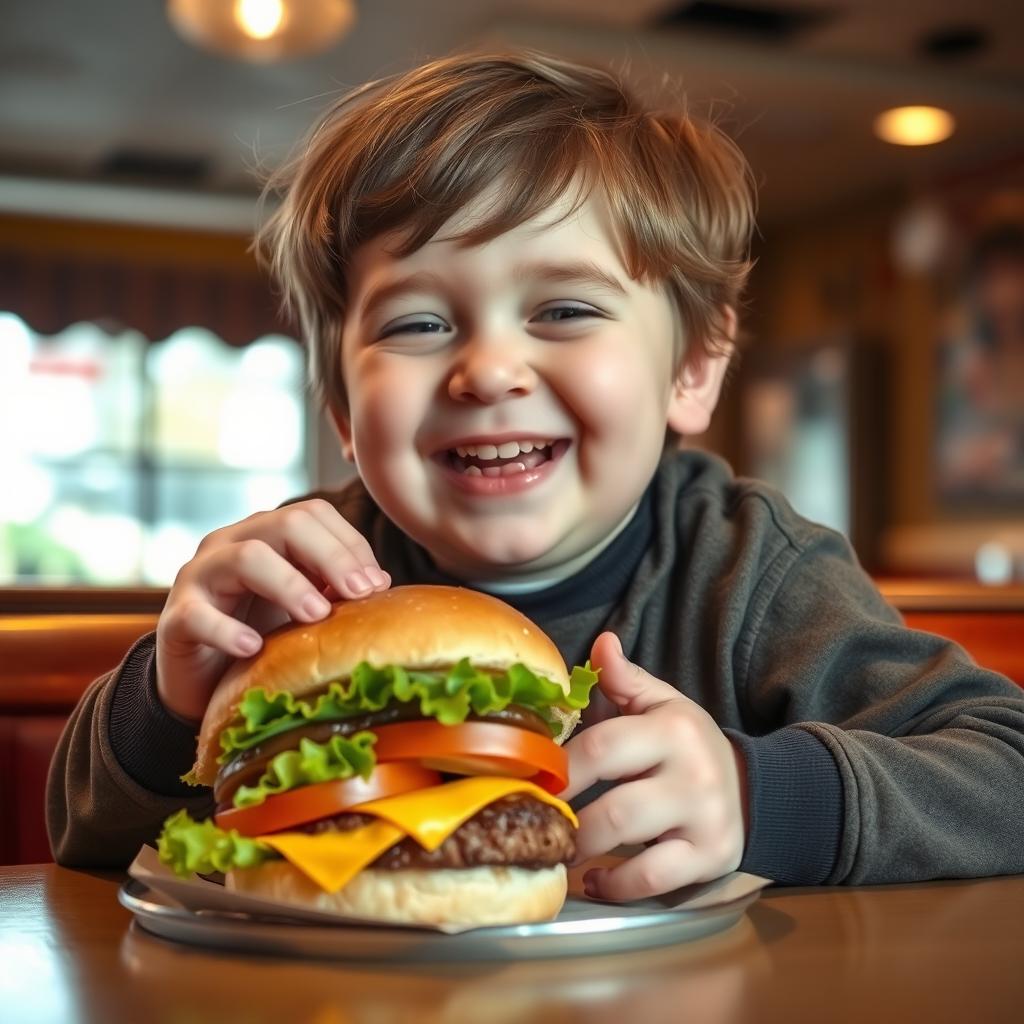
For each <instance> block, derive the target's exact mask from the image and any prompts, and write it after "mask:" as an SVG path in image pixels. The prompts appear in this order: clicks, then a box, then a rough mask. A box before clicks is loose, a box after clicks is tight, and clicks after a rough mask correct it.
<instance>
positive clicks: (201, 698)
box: [156, 498, 391, 721]
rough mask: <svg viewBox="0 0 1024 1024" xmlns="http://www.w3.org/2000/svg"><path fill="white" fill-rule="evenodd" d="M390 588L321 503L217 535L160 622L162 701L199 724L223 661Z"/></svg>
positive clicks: (254, 519)
mask: <svg viewBox="0 0 1024 1024" xmlns="http://www.w3.org/2000/svg"><path fill="white" fill-rule="evenodd" d="M390 585H391V577H390V576H388V574H387V573H386V572H383V571H382V570H381V568H380V566H379V565H378V564H377V559H376V558H375V557H374V554H373V552H372V551H371V550H370V545H369V544H367V542H366V540H365V539H364V538H363V537H362V535H361V534H359V533H358V532H357V531H356V530H354V529H353V528H352V527H351V526H350V525H349V524H348V523H347V522H346V521H345V520H344V519H343V518H342V517H341V516H340V515H339V513H338V511H337V509H335V508H334V506H333V505H331V504H330V503H329V502H326V501H323V500H322V499H319V498H313V499H310V500H308V501H303V502H299V503H297V504H295V505H288V506H286V507H284V508H279V509H275V510H274V511H272V512H257V513H256V514H255V515H252V516H249V517H248V518H247V519H243V520H242V521H241V522H240V523H235V524H233V525H232V526H226V527H224V528H223V529H220V530H214V532H213V533H211V534H210V535H209V536H207V537H204V538H203V540H202V541H201V542H200V544H199V547H198V549H197V550H196V553H195V555H194V557H193V558H192V560H191V561H190V562H187V563H186V564H185V565H184V566H182V568H181V569H180V571H179V572H178V575H177V577H176V578H175V580H174V586H173V587H171V590H170V593H169V594H168V595H167V603H166V604H165V605H164V610H163V612H162V613H161V615H160V620H159V622H158V623H157V627H156V674H157V692H158V694H159V696H160V700H161V701H162V702H163V703H164V706H165V707H167V709H168V710H170V711H171V712H173V713H174V714H176V715H178V716H179V717H181V718H185V719H189V720H192V721H198V720H199V719H201V718H202V717H203V712H204V711H205V710H206V705H207V703H208V702H209V699H210V694H211V693H212V692H213V688H214V686H215V685H216V683H217V680H218V679H220V677H221V675H223V673H224V670H225V668H226V667H227V664H228V661H229V660H230V659H231V658H241V657H246V656H247V655H250V654H254V653H255V652H256V651H258V650H259V649H260V647H261V646H262V644H263V638H262V635H261V634H262V633H266V632H268V631H269V630H270V629H273V628H274V627H275V626H278V625H281V624H282V623H284V622H287V621H289V620H290V619H291V620H296V621H299V622H313V621H315V620H317V619H322V618H324V617H325V616H326V615H327V613H328V612H329V611H330V607H331V606H330V603H329V601H328V597H331V598H335V599H336V598H339V597H342V598H355V597H365V596H366V595H367V594H370V593H372V592H373V591H375V590H386V589H387V588H388V587H389V586H390ZM325 595H326V596H325Z"/></svg>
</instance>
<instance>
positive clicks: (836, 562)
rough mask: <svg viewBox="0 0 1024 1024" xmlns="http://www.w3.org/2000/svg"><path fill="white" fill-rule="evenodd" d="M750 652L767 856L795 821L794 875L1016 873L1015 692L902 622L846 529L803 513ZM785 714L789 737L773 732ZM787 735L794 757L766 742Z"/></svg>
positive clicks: (831, 878)
mask: <svg viewBox="0 0 1024 1024" xmlns="http://www.w3.org/2000/svg"><path fill="white" fill-rule="evenodd" d="M749 651H750V654H749V660H748V664H747V668H746V672H745V675H744V676H743V677H741V679H742V678H745V680H746V700H745V704H746V707H747V710H748V713H749V715H750V716H751V724H752V725H753V726H754V727H753V728H752V729H750V730H747V731H748V732H751V733H753V734H754V738H753V739H752V740H750V741H749V744H748V745H749V747H750V750H749V751H748V750H745V753H747V756H748V759H751V763H752V764H753V773H752V775H751V777H750V778H749V779H748V782H749V783H750V785H751V792H752V798H753V799H754V800H755V801H756V803H757V804H758V806H755V807H753V809H752V828H751V835H750V837H749V839H748V852H749V851H751V850H754V849H756V850H757V851H760V852H759V853H758V856H759V857H760V856H762V855H765V853H766V851H768V850H769V849H770V848H771V847H772V846H773V844H775V840H777V838H778V836H777V835H775V836H772V835H769V832H771V830H772V829H773V828H774V829H775V831H776V832H778V830H779V828H780V827H781V829H782V830H783V831H787V829H786V823H787V822H788V823H789V828H788V831H789V834H790V840H789V841H791V842H792V843H793V849H794V850H795V851H796V853H795V855H794V858H795V859H794V861H793V866H794V868H799V870H794V871H793V872H791V874H792V875H795V876H796V877H788V878H786V880H787V881H791V882H797V883H802V884H808V883H812V884H813V883H817V882H823V883H825V884H838V883H849V884H864V883H886V882H909V881H923V880H926V879H932V878H967V877H982V876H987V875H997V874H1007V873H1016V872H1021V871H1024V846H1022V845H1021V843H1020V842H1019V841H1018V838H1017V836H1016V832H1017V827H1018V825H1019V822H1020V821H1021V820H1024V693H1022V691H1021V690H1020V689H1019V688H1018V687H1017V686H1015V685H1014V684H1013V683H1012V682H1011V681H1010V680H1008V679H1006V678H1005V677H1004V676H1001V675H999V674H997V673H995V672H990V671H987V670H985V669H983V668H980V667H979V666H978V665H976V664H975V663H974V662H973V661H972V660H971V658H970V657H969V656H968V655H967V653H966V652H965V651H964V650H963V649H962V648H960V647H959V646H957V645H956V644H954V643H952V642H950V641H948V640H945V639H943V638H941V637H938V636H935V635H932V634H930V633H924V632H920V631H916V630H911V629H908V628H907V627H906V626H905V625H904V624H903V622H902V620H901V619H900V616H899V615H898V613H897V612H895V611H894V610H893V609H892V608H891V607H890V606H889V605H888V604H886V602H885V601H884V599H883V598H882V597H881V595H880V594H879V593H878V591H877V590H876V589H875V587H874V584H873V583H872V581H871V580H870V579H869V578H868V576H867V575H866V574H865V573H864V572H863V570H862V569H861V568H860V567H859V565H858V564H857V562H856V559H855V557H854V556H853V554H852V552H851V551H850V549H849V546H848V544H847V542H846V541H845V539H844V538H842V537H841V536H839V535H838V534H835V533H833V532H831V531H828V530H825V529H823V528H818V527H811V526H810V525H808V528H807V530H806V531H805V533H804V534H803V535H802V536H801V537H799V538H797V543H796V544H795V545H794V548H793V556H792V561H791V564H790V566H789V568H788V570H787V571H786V572H785V574H784V575H783V576H782V578H781V582H780V583H779V584H778V586H777V587H776V588H775V589H774V592H773V594H772V595H771V597H770V600H767V601H766V602H765V603H764V606H763V614H762V616H761V620H760V623H759V625H758V626H757V629H756V632H755V634H754V641H753V643H752V644H751V645H750V648H749ZM780 727H781V731H782V733H783V734H789V736H790V739H789V740H788V742H787V741H785V740H780V738H779V736H773V732H775V730H778V729H780ZM796 733H803V734H804V737H805V742H803V743H800V742H798V741H796V739H795V735H794V734H796ZM812 738H813V740H814V741H815V742H814V743H808V742H806V741H807V740H810V739H812ZM781 746H788V747H790V748H791V749H792V751H793V754H792V756H791V757H789V758H788V759H787V758H781V757H778V756H774V755H776V754H777V752H778V750H779V749H781ZM822 749H824V750H825V751H827V752H828V754H829V756H830V757H831V759H832V762H833V764H834V768H831V769H830V768H829V767H828V766H827V765H826V764H825V763H824V762H823V761H822V759H821V756H820V754H821V751H822ZM751 752H752V755H751ZM808 766H815V767H814V770H815V772H816V773H817V776H818V781H819V783H820V785H821V787H822V792H827V791H828V789H829V787H830V785H831V786H835V783H836V782H838V791H837V795H839V800H838V802H837V801H836V800H835V799H833V800H832V801H831V807H829V806H823V805H822V801H821V800H820V799H819V800H816V796H815V794H814V793H813V792H810V791H809V786H808V784H807V779H806V777H802V776H805V775H806V772H807V770H808ZM758 773H760V775H759V774H758ZM766 773H767V774H766ZM769 777H770V786H769V787H768V791H767V792H766V791H765V784H766V783H767V782H768V781H769ZM830 777H831V779H832V780H834V781H832V782H830ZM840 794H841V795H840ZM787 801H788V802H789V804H790V805H791V806H789V808H788V810H786V809H785V806H786V804H787ZM830 818H831V819H832V820H834V821H836V822H837V823H838V824H839V828H838V830H837V831H836V832H835V834H834V839H833V841H832V846H833V848H832V849H831V850H830V849H828V835H829V821H830ZM809 840H811V842H812V847H813V844H814V843H818V844H820V847H819V848H818V849H817V851H816V852H815V850H814V849H810V850H809V849H808V841H809ZM776 845H777V844H776ZM826 862H829V865H830V866H829V867H827V868H825V867H824V865H825V864H826ZM805 868H806V869H808V870H807V873H806V874H803V875H801V871H803V870H804V869H805Z"/></svg>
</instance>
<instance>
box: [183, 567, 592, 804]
mask: <svg viewBox="0 0 1024 1024" xmlns="http://www.w3.org/2000/svg"><path fill="white" fill-rule="evenodd" d="M462 658H468V659H469V660H470V662H471V663H472V664H473V666H474V667H475V668H482V669H494V670H495V671H499V672H500V671H504V670H506V669H508V668H509V667H510V666H511V665H513V664H515V663H517V662H518V663H521V664H523V665H525V666H526V667H527V668H528V669H530V671H532V672H534V673H535V674H536V675H539V676H543V677H544V678H545V679H549V680H551V682H553V683H556V684H557V685H558V686H560V687H561V688H562V690H563V692H565V693H566V694H568V693H569V673H568V671H567V670H566V667H565V662H564V661H563V660H562V656H561V654H560V653H559V651H558V648H557V647H556V646H555V645H554V643H553V642H552V641H551V639H550V638H549V637H548V636H547V635H546V634H545V633H544V632H542V631H541V630H540V629H538V628H537V626H536V625H534V623H532V622H531V621H530V620H529V619H528V618H526V616H525V615H523V614H521V613H520V612H518V611H516V610H515V608H512V607H511V606H510V605H507V604H505V602H504V601H501V600H499V599H498V598H496V597H491V596H490V595H488V594H481V593H479V592H478V591H475V590H465V589H463V588H461V587H434V586H409V587H392V588H391V589H390V590H385V591H384V592H383V593H378V594H372V595H371V596H370V597H366V598H362V599H361V600H357V601H341V602H338V603H337V604H335V605H333V607H332V608H331V612H330V614H329V615H328V616H327V618H325V619H321V620H319V621H318V622H308V623H306V622H301V623H292V624H290V625H288V626H283V627H282V628H280V629H278V630H275V631H274V632H272V633H268V634H267V636H266V637H264V642H263V647H262V648H261V649H260V650H259V651H258V652H257V653H256V654H255V655H253V656H252V657H251V658H246V659H244V660H242V661H238V662H235V664H233V665H232V666H231V668H229V669H228V671H227V672H226V673H225V674H224V677H223V678H222V679H221V681H220V682H219V683H218V684H217V688H216V689H215V690H214V692H213V696H212V697H211V698H210V703H209V705H207V708H206V714H205V715H204V717H203V723H202V726H201V727H200V730H199V749H198V753H197V757H196V764H195V767H194V768H193V770H192V774H193V777H194V778H195V780H196V781H197V782H198V783H200V784H202V785H207V786H209V785H213V781H214V779H215V778H216V776H217V770H218V765H217V758H218V757H219V756H220V753H221V748H220V734H221V732H223V731H224V730H225V729H226V728H227V727H228V726H230V725H233V724H235V722H236V721H237V720H238V719H237V711H238V704H239V702H240V701H241V699H242V697H243V695H244V694H245V692H246V690H249V689H251V688H253V687H262V688H263V689H265V690H266V691H267V692H268V693H278V692H282V691H285V692H288V693H291V694H294V695H295V696H296V697H307V696H315V695H317V694H319V693H321V692H322V691H323V690H324V689H325V688H326V687H327V684H328V683H330V682H332V681H334V680H342V681H344V680H347V679H348V678H349V676H350V675H351V673H352V670H353V669H354V668H355V667H356V665H358V664H359V663H360V662H362V661H368V662H369V663H370V664H371V665H374V666H378V667H379V666H384V665H401V666H403V668H407V669H420V670H424V671H429V670H431V669H438V668H448V667H450V666H452V665H454V664H455V663H456V662H458V661H460V660H461V659H462ZM554 710H555V713H556V714H557V715H558V717H559V718H560V719H561V720H562V731H561V734H560V735H559V736H558V737H557V742H563V741H564V740H565V739H567V738H568V736H569V734H570V733H571V732H572V730H573V728H574V727H575V725H576V722H577V721H578V720H579V712H563V711H561V710H559V709H554Z"/></svg>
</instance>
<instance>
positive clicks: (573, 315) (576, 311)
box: [536, 306, 602, 323]
mask: <svg viewBox="0 0 1024 1024" xmlns="http://www.w3.org/2000/svg"><path fill="white" fill-rule="evenodd" d="M548 314H551V315H550V316H548ZM601 315H602V314H601V313H599V312H598V311H597V310H596V309H594V308H593V307H592V306H548V308H547V309H542V310H541V311H540V313H538V314H537V317H536V319H538V320H543V321H544V322H546V323H561V322H562V321H565V320H579V319H581V318H584V317H595V316H597V317H599V316H601Z"/></svg>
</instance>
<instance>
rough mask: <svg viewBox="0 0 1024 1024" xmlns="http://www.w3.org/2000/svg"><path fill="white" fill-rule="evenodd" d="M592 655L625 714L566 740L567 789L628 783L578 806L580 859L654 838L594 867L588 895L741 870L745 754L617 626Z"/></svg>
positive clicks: (617, 895) (619, 896) (611, 895)
mask: <svg viewBox="0 0 1024 1024" xmlns="http://www.w3.org/2000/svg"><path fill="white" fill-rule="evenodd" d="M591 661H592V663H593V664H594V665H595V666H598V667H600V669H601V681H600V687H601V690H602V692H603V693H604V694H605V696H606V697H608V699H609V700H610V701H611V702H612V703H613V704H615V705H617V706H618V707H619V709H620V712H621V714H620V717H618V718H610V719H607V720H605V721H603V722H599V723H597V724H596V725H593V726H591V727H590V728H588V729H585V730H584V731H583V732H582V733H580V735H579V736H577V737H576V738H575V739H572V740H570V741H569V743H568V744H566V750H567V751H568V754H569V786H568V788H567V789H566V790H565V792H563V793H560V794H559V796H560V797H561V798H562V799H563V800H568V799H570V798H571V797H573V796H575V795H576V794H577V793H581V792H583V791H584V790H585V789H587V788H589V787H590V786H591V785H592V784H593V783H595V782H596V781H598V780H599V779H605V780H623V781H622V783H621V784H620V785H618V786H616V787H615V788H614V789H611V790H609V791H608V792H607V793H604V794H603V795H602V796H600V797H598V799H597V800H595V801H594V802H593V803H592V804H589V805H588V806H587V807H585V808H584V809H583V810H582V811H581V812H580V815H579V818H580V829H579V834H578V836H577V840H576V849H577V853H576V859H577V861H578V862H581V861H584V860H587V859H589V858H590V857H596V856H598V855H600V854H603V853H607V852H608V851H609V850H613V849H614V848H615V847H616V846H619V845H623V844H626V845H633V844H639V843H650V844H652V845H650V846H649V847H648V849H646V850H644V851H643V852H642V853H639V854H637V855H636V856H634V857H631V858H629V859H628V860H627V861H625V862H624V863H623V864H621V865H619V866H618V867H615V868H611V869H607V868H595V869H594V870H592V871H588V872H587V873H586V875H585V876H584V884H585V886H586V889H587V893H588V894H589V895H591V896H596V897H599V898H601V899H610V900H632V899H641V898H643V897H645V896H653V895H656V894H658V893H663V892H669V891H671V890H672V889H677V888H679V887H680V886H682V885H689V884H691V883H693V882H704V881H710V880H711V879H713V878H718V877H720V876H721V875H725V874H728V873H729V872H730V871H735V870H736V868H737V867H738V866H739V863H740V860H741V859H742V857H743V846H744V841H745V827H744V814H745V809H744V805H745V799H746V796H745V786H746V781H745V773H744V770H743V765H742V764H741V763H740V754H739V752H738V751H734V748H733V746H732V744H731V743H730V742H729V740H728V739H727V738H726V736H725V734H724V733H723V732H722V731H721V729H719V728H718V726H717V725H716V724H715V722H714V720H713V719H712V718H711V716H710V715H709V714H708V713H707V712H706V711H705V710H704V709H703V708H701V707H700V705H699V704H696V703H694V702H693V701H692V700H690V699H689V698H688V697H684V696H683V695H682V694H681V693H680V692H679V691H678V690H676V689H674V688H673V687H671V686H669V684H668V683H665V682H662V681H661V680H660V679H655V678H654V676H652V675H650V674H649V673H647V672H645V671H644V670H643V669H642V668H640V667H639V666H638V665H634V664H632V663H631V662H629V661H627V660H626V658H625V656H624V655H623V653H622V646H621V644H620V643H619V640H618V638H617V637H616V636H615V634H614V633H602V634H601V635H600V636H599V637H598V638H597V640H595V641H594V647H593V651H592V653H591Z"/></svg>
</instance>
